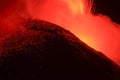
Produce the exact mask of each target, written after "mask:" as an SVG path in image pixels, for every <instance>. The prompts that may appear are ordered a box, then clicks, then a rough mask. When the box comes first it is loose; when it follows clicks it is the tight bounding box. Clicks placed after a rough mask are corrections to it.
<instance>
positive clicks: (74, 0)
mask: <svg viewBox="0 0 120 80" xmlns="http://www.w3.org/2000/svg"><path fill="white" fill-rule="evenodd" d="M66 2H67V3H68V5H69V7H70V8H71V10H72V12H73V13H74V14H77V13H80V14H81V15H83V14H84V2H83V0H66Z"/></svg>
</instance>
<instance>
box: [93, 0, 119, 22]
mask: <svg viewBox="0 0 120 80" xmlns="http://www.w3.org/2000/svg"><path fill="white" fill-rule="evenodd" d="M94 2H95V3H94V6H95V7H96V9H97V10H96V12H95V14H98V13H102V14H104V15H107V16H109V17H110V18H111V19H112V20H113V21H115V22H117V23H119V24H120V0H94Z"/></svg>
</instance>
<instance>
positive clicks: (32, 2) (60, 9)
mask: <svg viewBox="0 0 120 80" xmlns="http://www.w3.org/2000/svg"><path fill="white" fill-rule="evenodd" d="M6 1H7V0H6ZM12 1H13V2H14V0H12ZM12 1H11V2H12ZM17 1H20V2H19V4H18V5H19V6H16V5H15V6H13V5H12V7H15V8H18V9H19V8H20V6H21V3H23V2H24V4H25V6H24V7H23V4H22V10H21V9H19V10H20V11H19V13H18V12H15V11H16V10H11V9H10V10H9V9H8V8H7V9H8V10H7V12H6V11H5V12H6V13H7V14H8V15H9V14H11V13H10V12H11V11H12V13H14V14H12V15H9V17H7V20H8V21H7V20H6V18H5V23H3V18H1V17H0V26H1V25H2V23H3V24H4V27H1V28H0V31H1V32H0V34H5V33H8V32H10V31H12V30H15V29H16V28H17V27H16V25H18V24H17V23H18V22H20V20H19V19H18V18H20V17H18V16H17V15H18V14H20V15H22V17H26V15H25V14H23V13H29V14H30V15H31V16H33V18H39V19H43V20H46V21H49V22H52V23H55V24H58V25H60V26H62V27H64V28H65V29H67V30H70V31H71V32H72V33H74V34H75V35H76V36H77V37H79V38H80V39H81V40H82V41H84V42H85V43H87V44H88V45H89V46H91V47H93V48H94V49H96V50H98V51H102V52H104V53H105V55H107V56H108V57H109V58H111V59H112V60H114V61H116V62H117V63H120V51H119V50H120V42H119V41H120V36H119V34H120V29H119V28H118V27H117V26H119V25H117V24H116V23H114V22H112V21H111V20H110V18H108V17H107V16H104V15H98V16H94V15H92V14H91V13H90V9H91V5H92V1H93V0H89V1H91V2H89V3H88V0H17ZM9 7H10V6H9ZM25 7H27V8H25ZM0 11H1V10H0ZM27 11H28V12H27ZM2 13H3V12H2ZM2 13H0V15H3V14H4V13H3V14H2ZM27 16H28V15H27ZM16 20H18V21H16ZM5 24H6V25H5ZM8 24H9V25H8ZM2 26H3V25H2ZM8 26H9V27H8ZM6 29H7V30H6Z"/></svg>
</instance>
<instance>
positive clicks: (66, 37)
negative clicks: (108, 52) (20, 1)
mask: <svg viewBox="0 0 120 80" xmlns="http://www.w3.org/2000/svg"><path fill="white" fill-rule="evenodd" d="M119 73H120V69H119V66H117V65H116V64H115V63H113V62H112V61H111V60H109V59H108V58H107V57H105V56H104V55H103V54H102V53H100V52H97V51H95V50H93V49H92V48H90V47H88V46H87V45H86V44H84V43H83V42H81V41H80V40H79V39H78V38H76V37H75V36H74V35H73V34H71V33H70V32H69V31H67V30H64V29H63V28H61V27H59V26H57V25H54V24H51V23H48V22H45V21H41V20H29V21H28V22H27V23H26V24H25V25H24V27H23V28H21V30H18V31H16V32H13V33H11V34H9V35H8V36H6V37H5V38H3V39H1V41H0V80H43V79H44V80H71V79H72V80H120V76H119V75H120V74H119Z"/></svg>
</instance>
